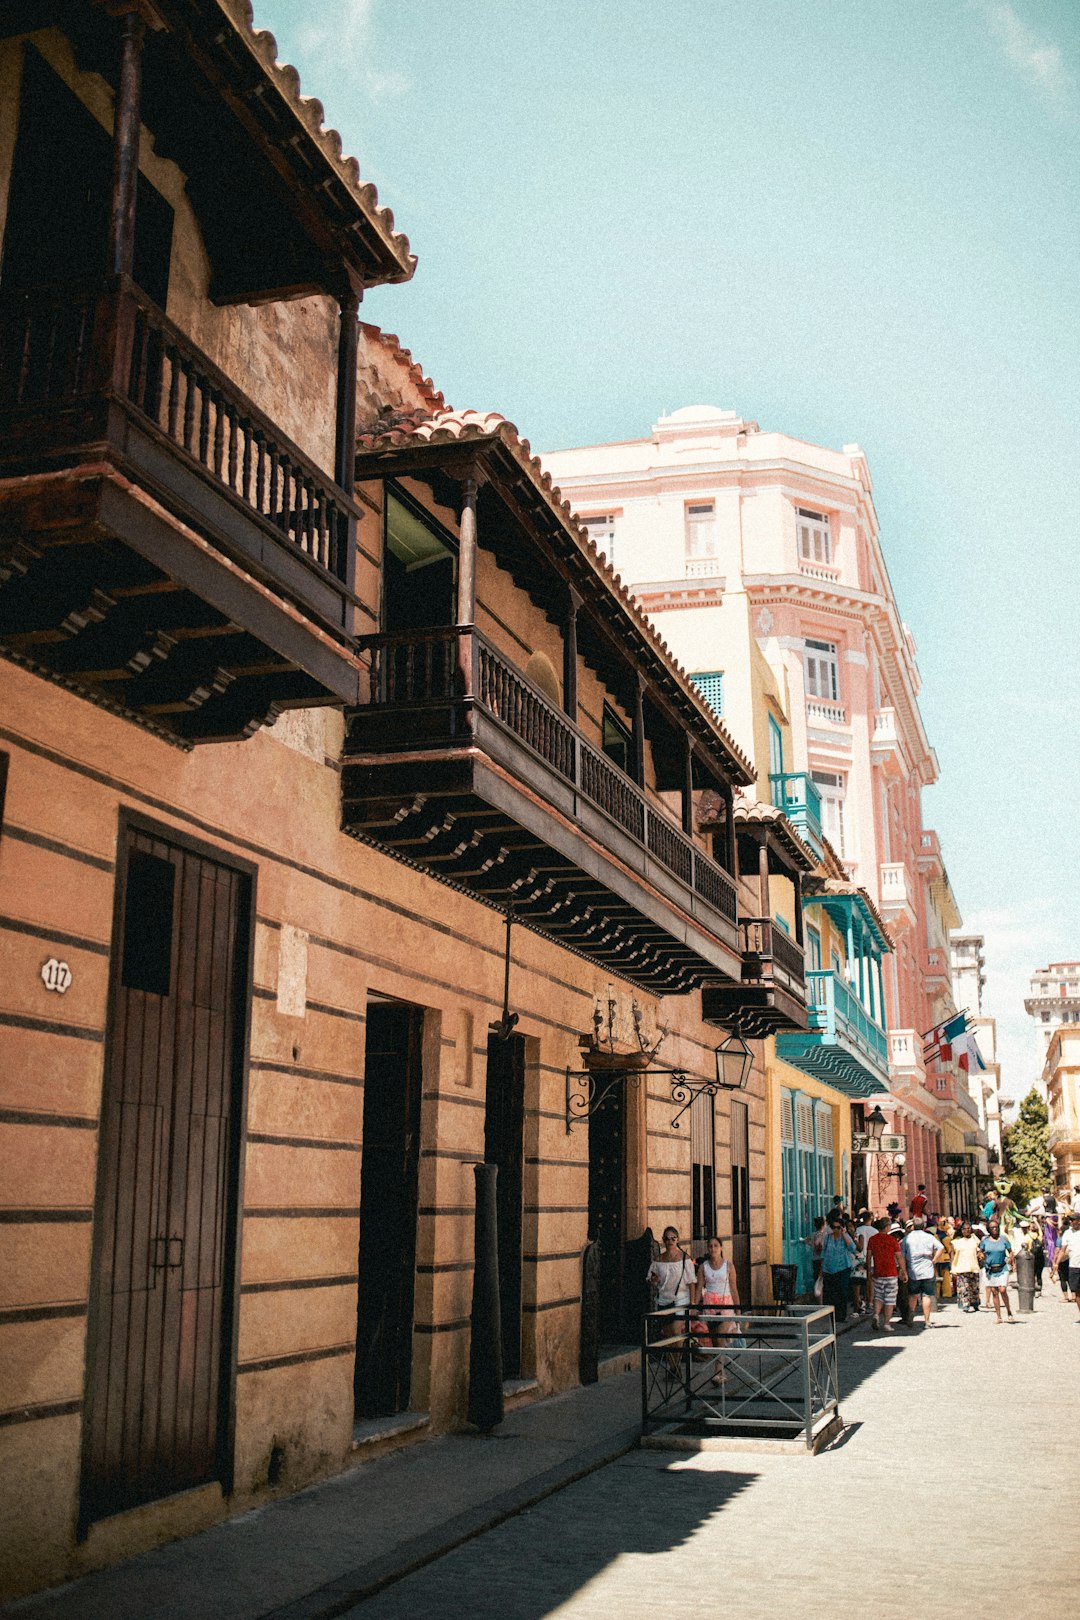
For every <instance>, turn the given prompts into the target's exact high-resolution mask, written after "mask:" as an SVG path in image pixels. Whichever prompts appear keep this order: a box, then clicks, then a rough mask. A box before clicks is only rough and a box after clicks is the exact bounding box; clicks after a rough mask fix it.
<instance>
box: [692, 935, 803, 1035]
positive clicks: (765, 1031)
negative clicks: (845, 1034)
mask: <svg viewBox="0 0 1080 1620" xmlns="http://www.w3.org/2000/svg"><path fill="white" fill-rule="evenodd" d="M739 944H740V948H741V951H742V980H741V983H740V984H739V985H708V986H706V988H705V989H704V990H702V992H701V1007H702V1015H703V1017H704V1018H705V1019H706V1021H707V1022H708V1023H714V1024H723V1025H729V1026H730V1025H732V1024H734V1023H736V1022H737V1023H738V1025H739V1028H740V1030H741V1031H742V1033H743V1034H744V1035H750V1036H754V1037H755V1038H760V1037H763V1036H766V1035H775V1034H776V1032H777V1030H781V1029H788V1030H805V1029H807V1028H808V1023H807V1010H806V970H805V964H804V961H803V953H802V949H801V947H800V946H799V945H797V944H796V942H795V941H794V940H793V939H789V938H788V936H787V934H785V933H784V930H783V929H782V928H780V927H779V926H778V925H777V924H776V923H775V922H773V920H772V919H771V918H769V917H743V918H742V919H741V921H740V923H739Z"/></svg>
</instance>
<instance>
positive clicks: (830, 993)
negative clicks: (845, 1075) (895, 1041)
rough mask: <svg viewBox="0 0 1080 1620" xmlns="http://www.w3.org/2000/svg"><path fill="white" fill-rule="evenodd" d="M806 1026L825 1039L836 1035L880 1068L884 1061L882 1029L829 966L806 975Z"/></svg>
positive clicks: (886, 1062) (882, 1066) (885, 1057)
mask: <svg viewBox="0 0 1080 1620" xmlns="http://www.w3.org/2000/svg"><path fill="white" fill-rule="evenodd" d="M806 992H807V1001H808V1003H809V1006H810V1028H811V1029H818V1030H821V1031H822V1033H823V1035H824V1037H825V1039H826V1040H827V1041H831V1040H834V1039H835V1038H836V1037H837V1036H839V1037H840V1038H841V1039H843V1040H846V1041H848V1042H849V1043H850V1044H851V1045H852V1046H854V1047H857V1048H858V1050H859V1051H860V1052H863V1053H864V1054H865V1055H866V1056H867V1057H869V1058H871V1059H872V1060H873V1061H874V1062H875V1063H876V1064H877V1065H879V1066H880V1067H881V1068H885V1067H886V1066H887V1064H888V1042H887V1038H886V1035H885V1031H884V1030H883V1029H882V1027H881V1025H880V1024H878V1023H876V1022H875V1021H874V1019H873V1018H871V1016H870V1014H869V1013H868V1012H867V1011H866V1008H865V1007H864V1006H863V1005H862V1003H861V1002H860V1000H859V998H858V996H856V995H855V994H854V992H853V991H852V989H851V987H850V986H849V985H847V984H845V982H844V980H843V979H842V978H840V976H839V975H838V974H836V973H834V972H833V971H832V970H831V969H830V968H814V969H812V970H811V971H810V972H809V973H808V974H807V975H806Z"/></svg>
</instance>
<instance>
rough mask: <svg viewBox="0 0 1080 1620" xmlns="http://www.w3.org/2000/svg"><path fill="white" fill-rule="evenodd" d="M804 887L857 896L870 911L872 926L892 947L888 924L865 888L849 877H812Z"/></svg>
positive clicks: (815, 890) (811, 889) (826, 893)
mask: <svg viewBox="0 0 1080 1620" xmlns="http://www.w3.org/2000/svg"><path fill="white" fill-rule="evenodd" d="M806 888H807V891H809V892H812V893H813V894H820V895H829V894H835V895H840V896H849V897H850V896H858V898H859V899H860V900H861V901H862V903H863V905H864V906H865V907H866V909H867V911H868V912H869V913H870V916H871V917H872V918H873V920H874V926H875V927H876V928H878V929H879V930H880V932H881V935H882V938H883V939H884V940H886V941H887V943H888V946H889V949H890V950H891V949H892V935H891V934H890V933H889V929H888V925H887V924H886V922H885V919H884V918H883V917H882V915H881V913H880V911H879V910H878V908H877V906H876V905H875V904H874V902H873V900H872V899H871V898H870V896H869V895H868V894H867V892H866V890H865V889H860V888H859V885H858V884H857V883H852V882H851V880H850V879H847V880H844V879H842V878H813V879H811V881H810V882H809V883H808V884H807V885H806Z"/></svg>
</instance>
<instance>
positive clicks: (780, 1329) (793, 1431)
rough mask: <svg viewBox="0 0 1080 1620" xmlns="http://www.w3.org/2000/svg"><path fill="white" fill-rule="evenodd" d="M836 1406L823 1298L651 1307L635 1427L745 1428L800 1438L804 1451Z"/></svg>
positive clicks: (835, 1373)
mask: <svg viewBox="0 0 1080 1620" xmlns="http://www.w3.org/2000/svg"><path fill="white" fill-rule="evenodd" d="M839 1411H840V1372H839V1365H838V1360H837V1348H836V1322H835V1318H834V1315H833V1312H832V1308H831V1307H830V1306H821V1305H775V1306H760V1305H759V1306H754V1308H753V1309H752V1310H750V1311H745V1312H744V1311H738V1310H736V1311H735V1312H734V1313H723V1312H721V1311H718V1310H715V1309H710V1308H709V1307H708V1306H700V1305H690V1306H683V1307H672V1308H670V1309H668V1310H663V1311H650V1312H649V1314H648V1315H647V1316H646V1318H645V1326H644V1334H643V1339H642V1346H641V1427H642V1433H643V1434H644V1435H648V1434H650V1433H655V1432H656V1431H657V1430H659V1429H661V1428H664V1427H667V1428H675V1429H680V1430H683V1429H686V1428H687V1427H688V1426H689V1427H690V1428H691V1429H693V1430H700V1431H703V1432H704V1433H724V1432H727V1433H730V1434H739V1433H744V1434H745V1433H746V1432H747V1431H748V1430H753V1431H756V1432H759V1433H764V1434H766V1435H768V1434H771V1433H777V1432H778V1433H780V1434H788V1435H791V1436H795V1435H798V1434H800V1433H801V1434H802V1435H803V1436H804V1437H805V1442H806V1447H807V1449H808V1450H813V1448H814V1444H815V1442H816V1440H817V1438H818V1436H819V1435H820V1434H821V1431H822V1429H823V1428H825V1426H826V1425H827V1424H828V1422H829V1421H830V1419H833V1418H838V1417H839Z"/></svg>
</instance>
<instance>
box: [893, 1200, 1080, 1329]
mask: <svg viewBox="0 0 1080 1620" xmlns="http://www.w3.org/2000/svg"><path fill="white" fill-rule="evenodd" d="M1076 1225H1077V1231H1078V1232H1080V1216H1077V1221H1076ZM901 1247H902V1249H903V1251H904V1262H905V1264H906V1265H907V1271H908V1298H909V1299H910V1300H911V1305H912V1309H913V1310H914V1307H915V1301H916V1300H917V1299H921V1300H922V1319H923V1327H930V1325H931V1323H930V1316H931V1313H932V1311H933V1309H934V1300H935V1298H936V1296H937V1273H936V1272H935V1270H934V1265H935V1263H936V1262H937V1261H938V1260H944V1258H945V1250H944V1249H943V1247H942V1246H941V1244H940V1243H939V1242H938V1240H937V1238H936V1237H935V1236H934V1234H933V1232H928V1231H927V1230H926V1219H925V1217H924V1216H922V1215H916V1217H915V1219H914V1221H913V1222H912V1223H911V1231H910V1232H909V1233H908V1235H907V1237H906V1238H905V1239H904V1241H903V1243H902V1245H901Z"/></svg>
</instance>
